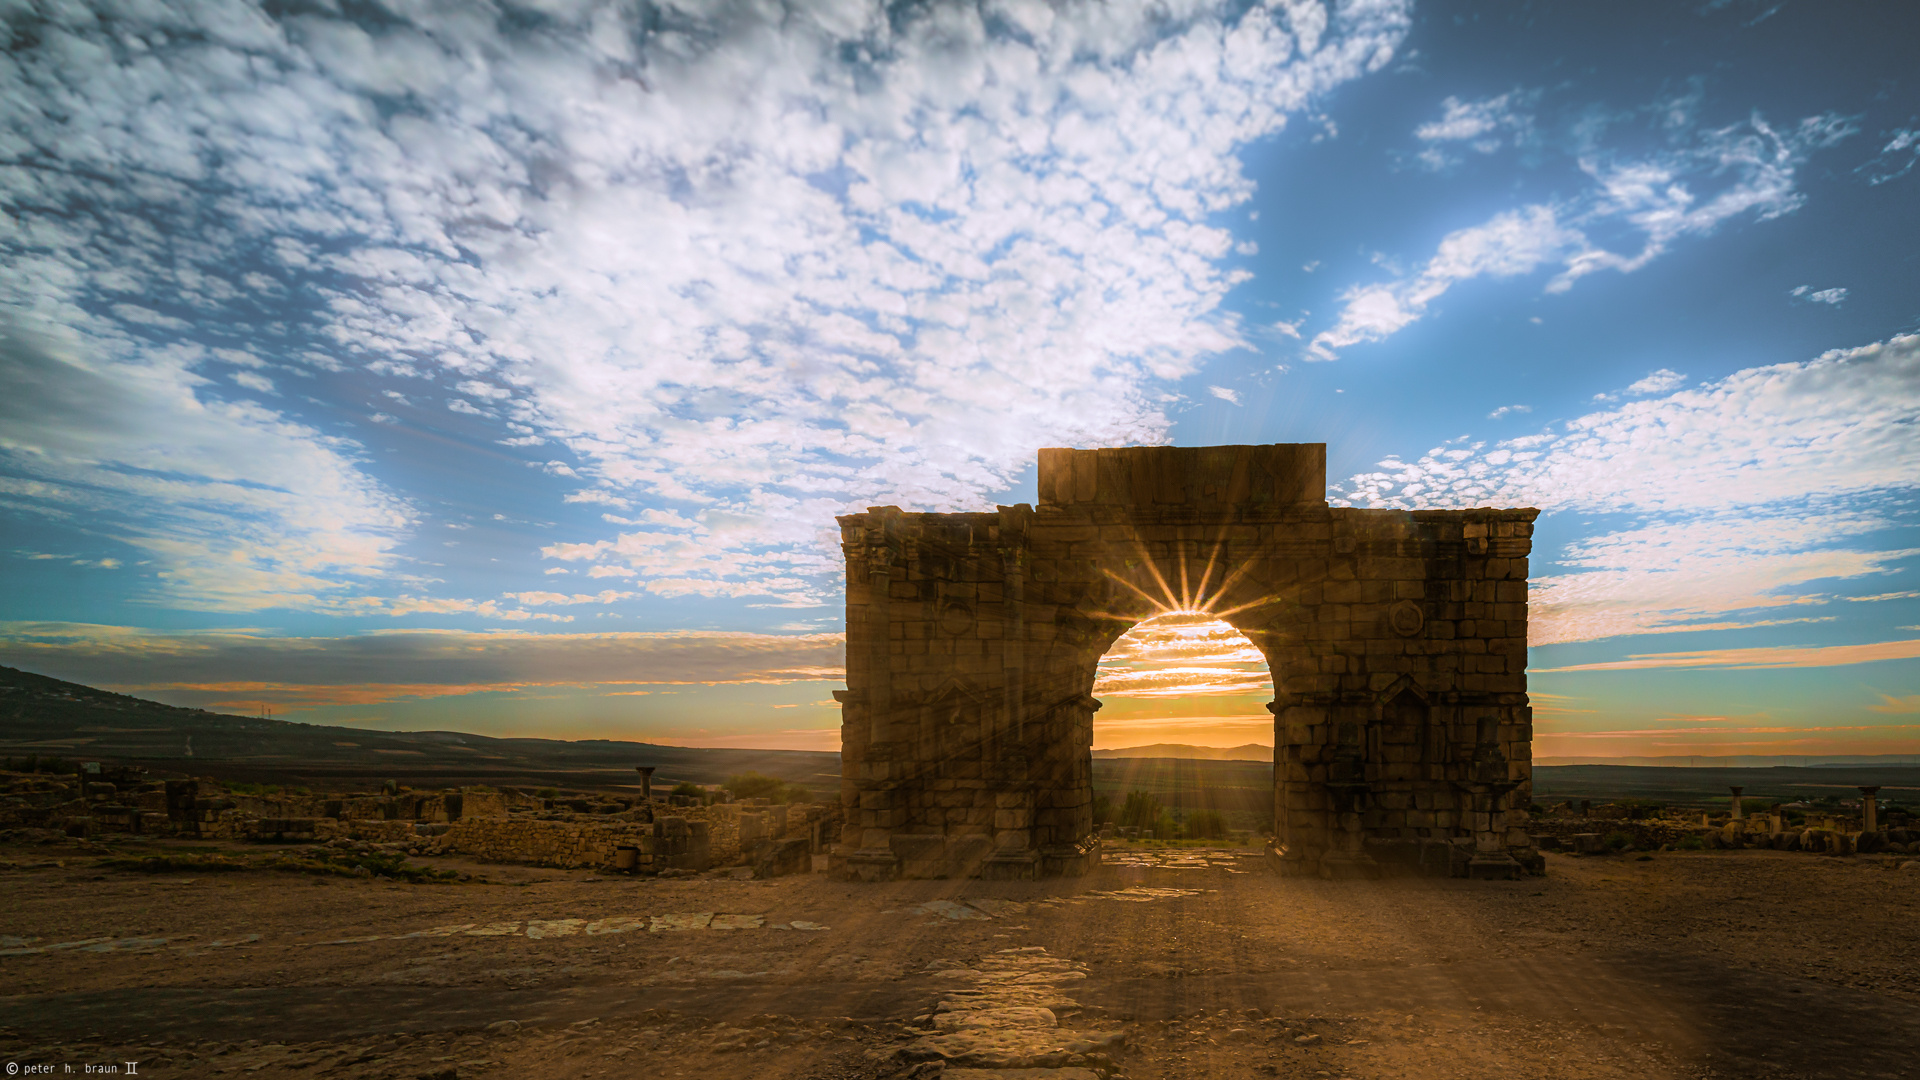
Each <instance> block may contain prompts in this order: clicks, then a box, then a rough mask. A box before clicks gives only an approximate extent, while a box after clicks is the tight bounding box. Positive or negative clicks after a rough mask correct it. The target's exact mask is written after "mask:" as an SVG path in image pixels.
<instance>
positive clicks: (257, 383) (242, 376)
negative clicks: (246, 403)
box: [232, 371, 279, 394]
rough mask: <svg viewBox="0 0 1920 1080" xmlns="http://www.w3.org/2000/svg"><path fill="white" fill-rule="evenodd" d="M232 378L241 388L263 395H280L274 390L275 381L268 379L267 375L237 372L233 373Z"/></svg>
mask: <svg viewBox="0 0 1920 1080" xmlns="http://www.w3.org/2000/svg"><path fill="white" fill-rule="evenodd" d="M232 378H233V381H234V382H235V383H236V384H238V385H240V386H244V387H246V388H247V389H249V390H253V391H255V392H257V393H262V394H275V393H279V391H277V390H275V389H274V388H273V380H272V379H269V378H267V377H266V376H265V375H259V374H255V373H254V372H251V371H236V372H234V373H233V376H232Z"/></svg>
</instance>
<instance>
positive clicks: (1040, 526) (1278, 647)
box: [834, 444, 1537, 878]
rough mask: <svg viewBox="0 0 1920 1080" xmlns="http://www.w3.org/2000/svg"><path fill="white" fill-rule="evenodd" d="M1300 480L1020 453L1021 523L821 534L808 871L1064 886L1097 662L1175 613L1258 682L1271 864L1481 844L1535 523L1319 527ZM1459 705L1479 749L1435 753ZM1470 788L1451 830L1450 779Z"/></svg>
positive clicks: (1517, 726) (1173, 455) (1349, 867)
mask: <svg viewBox="0 0 1920 1080" xmlns="http://www.w3.org/2000/svg"><path fill="white" fill-rule="evenodd" d="M1324 462H1325V448H1324V447H1323V446H1320V445H1318V444H1289V445H1279V446H1252V447H1247V446H1240V447H1206V448H1199V449H1184V448H1171V447H1151V448H1128V449H1123V450H1046V451H1042V452H1041V458H1040V496H1041V501H1040V504H1039V506H1038V508H1034V507H1029V506H1026V505H1019V506H1003V507H1000V508H998V510H997V511H996V512H994V513H976V514H909V513H905V512H902V511H900V510H898V509H896V508H894V507H874V508H871V509H869V510H868V511H867V512H866V513H864V514H854V515H848V516H845V517H842V518H840V519H839V521H840V525H841V530H842V542H843V548H844V550H845V553H846V557H847V569H848V578H847V680H848V689H847V690H846V691H843V692H841V693H838V694H836V697H838V698H839V699H840V700H841V701H842V703H843V718H842V768H843V783H842V797H843V802H844V803H845V805H846V808H847V817H848V824H847V827H846V834H845V835H844V836H843V838H842V843H841V844H840V845H839V846H838V847H837V848H836V851H835V855H834V860H835V866H836V868H837V869H838V870H840V871H841V872H842V873H845V874H848V875H852V876H860V877H870V878H871V877H888V876H894V875H897V874H902V873H905V874H909V875H913V876H928V875H933V876H937V874H938V873H955V872H962V871H961V869H960V868H961V867H962V866H965V867H967V869H966V870H965V872H969V873H974V872H977V873H981V874H984V875H986V876H999V877H1032V876H1040V875H1048V874H1074V873H1081V872H1084V871H1085V870H1086V869H1087V868H1088V867H1090V866H1092V865H1093V864H1094V862H1095V861H1097V858H1098V845H1097V842H1096V840H1095V838H1094V837H1093V836H1092V835H1091V831H1092V830H1091V825H1092V819H1091V803H1092V789H1091V781H1092V775H1091V762H1090V758H1089V754H1088V747H1090V745H1091V732H1092V718H1093V714H1094V712H1095V711H1096V710H1097V709H1098V708H1099V707H1100V703H1099V702H1098V701H1097V700H1095V699H1094V697H1093V696H1092V693H1091V691H1092V689H1093V684H1094V679H1095V677H1096V674H1097V669H1098V665H1099V661H1100V658H1101V656H1103V655H1104V654H1105V653H1106V652H1107V650H1108V649H1109V648H1111V647H1112V644H1113V642H1114V641H1115V640H1116V639H1118V638H1119V636H1120V635H1121V634H1122V633H1124V632H1126V630H1127V629H1128V628H1129V627H1131V626H1133V625H1135V624H1136V623H1138V622H1139V621H1141V620H1142V619H1145V618H1148V617H1151V616H1152V615H1154V614H1157V613H1161V612H1165V611H1168V610H1181V609H1195V608H1201V609H1205V610H1208V611H1210V612H1212V613H1214V614H1216V615H1217V617H1219V618H1221V619H1222V620H1223V621H1225V622H1227V623H1229V624H1230V625H1232V626H1234V627H1235V628H1236V629H1238V630H1239V631H1240V632H1241V633H1243V634H1245V635H1246V636H1247V638H1248V639H1249V640H1251V641H1252V642H1253V643H1254V644H1255V645H1256V646H1257V647H1258V648H1259V649H1260V650H1261V652H1262V653H1263V654H1264V655H1265V657H1266V659H1267V664H1268V669H1269V671H1270V672H1271V674H1272V677H1273V684H1274V700H1273V702H1272V704H1271V705H1269V709H1270V710H1271V711H1272V712H1273V715H1274V747H1275V752H1274V835H1275V840H1274V844H1273V846H1272V848H1271V850H1270V854H1271V855H1272V858H1273V862H1274V865H1275V866H1276V867H1277V868H1278V869H1280V870H1281V871H1282V872H1287V873H1319V874H1324V875H1328V876H1342V875H1347V874H1371V873H1375V872H1377V870H1378V865H1377V864H1378V858H1377V856H1378V855H1379V854H1382V853H1384V854H1388V855H1392V856H1394V857H1395V858H1397V857H1399V854H1401V853H1402V849H1401V848H1395V847H1394V846H1393V845H1395V844H1399V845H1402V847H1404V845H1406V844H1407V843H1409V842H1412V843H1414V844H1415V845H1416V846H1417V845H1418V844H1419V843H1429V842H1430V843H1440V844H1445V845H1453V844H1457V843H1462V842H1465V841H1467V840H1469V839H1472V840H1473V842H1474V843H1476V844H1482V845H1483V846H1484V844H1483V842H1484V841H1485V840H1486V834H1487V832H1488V828H1491V826H1488V828H1479V829H1478V830H1477V831H1476V830H1475V828H1474V826H1475V823H1478V824H1479V825H1487V823H1488V822H1489V821H1491V820H1492V819H1493V818H1495V817H1498V818H1501V821H1502V823H1503V824H1504V815H1505V814H1506V813H1507V812H1509V809H1510V807H1508V805H1507V804H1506V803H1504V802H1502V800H1503V799H1506V798H1507V795H1506V792H1509V791H1511V790H1513V787H1512V786H1511V784H1520V785H1524V783H1525V780H1526V772H1527V761H1528V759H1529V757H1530V754H1529V753H1528V750H1527V748H1528V747H1529V746H1530V739H1531V723H1530V720H1531V717H1530V713H1529V712H1528V710H1527V708H1526V682H1525V662H1526V654H1525V641H1526V583H1525V582H1526V555H1527V552H1528V548H1529V546H1530V540H1529V539H1528V538H1529V536H1530V535H1531V531H1532V524H1531V523H1532V520H1533V518H1534V516H1535V515H1536V513H1537V512H1536V511H1532V510H1462V511H1418V512H1405V511H1380V510H1354V509H1348V508H1335V507H1329V506H1328V505H1327V504H1326V502H1325V499H1324V492H1325V468H1324ZM1469 711H1471V712H1473V713H1474V714H1475V716H1476V717H1477V716H1483V715H1492V716H1494V717H1495V718H1496V724H1495V727H1494V728H1493V729H1492V740H1493V741H1492V742H1491V743H1489V742H1488V740H1487V739H1486V738H1481V737H1477V733H1474V732H1467V733H1464V737H1461V735H1460V734H1458V733H1456V731H1455V729H1456V727H1457V726H1458V725H1460V724H1462V723H1467V722H1469V721H1468V718H1467V717H1466V715H1465V713H1466V712H1469ZM956 725H958V727H956ZM1410 727H1411V728H1413V729H1417V731H1416V733H1415V734H1414V735H1413V736H1412V737H1411V741H1409V736H1408V729H1409V728H1410ZM962 728H964V729H965V730H966V731H977V732H978V733H979V734H978V736H977V738H976V737H972V736H966V737H962V735H961V734H956V732H959V731H960V729H962ZM1463 744H1464V745H1466V746H1469V747H1471V749H1472V753H1471V754H1465V753H1462V752H1461V748H1462V746H1463ZM1481 744H1485V746H1484V747H1483V746H1482V745H1481ZM1487 747H1491V748H1492V749H1491V751H1490V752H1483V750H1485V749H1486V748H1487ZM955 754H960V755H962V757H961V758H960V759H958V760H959V761H961V762H963V764H959V765H955V764H952V763H951V762H949V759H952V758H953V756H954V755H955ZM1500 769H1505V770H1506V773H1507V775H1504V776H1502V777H1500V778H1498V780H1497V782H1496V779H1495V777H1494V773H1495V772H1496V771H1498V770H1500ZM1510 782H1511V783H1510ZM1476 784H1477V785H1478V787H1477V788H1475V791H1476V792H1477V794H1473V795H1472V799H1477V800H1479V801H1478V802H1477V803H1474V806H1476V807H1482V809H1478V810H1474V809H1470V808H1469V806H1468V802H1469V801H1471V800H1469V798H1468V793H1467V788H1466V787H1462V786H1461V785H1469V786H1471V785H1476ZM1502 784H1509V785H1510V786H1508V787H1506V788H1503V789H1500V790H1495V789H1496V788H1500V785H1502ZM1488 799H1492V800H1493V801H1492V802H1491V803H1489V802H1488ZM1494 804H1499V808H1498V809H1496V810H1491V811H1489V810H1486V809H1484V807H1485V806H1492V805H1494ZM1505 836H1506V834H1503V837H1505ZM983 844H985V845H989V846H990V849H991V850H990V851H989V852H988V853H987V854H986V855H985V856H984V857H979V858H977V859H976V858H975V856H978V855H980V847H981V845H983ZM1508 846H1509V847H1516V848H1524V837H1522V838H1520V840H1518V841H1516V842H1515V843H1512V844H1509V845H1508ZM962 848H964V849H965V850H964V852H963V853H962V854H964V856H965V857H964V858H963V857H961V855H956V854H954V852H955V851H959V850H960V849H962ZM941 852H946V854H941ZM1519 854H1521V855H1522V856H1528V855H1530V851H1526V850H1522V851H1520V852H1519ZM1507 861H1508V864H1512V863H1513V860H1512V858H1511V857H1508V858H1507ZM1449 865H1451V861H1449ZM1483 869H1484V868H1483Z"/></svg>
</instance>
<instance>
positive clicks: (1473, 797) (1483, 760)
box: [1459, 716, 1521, 881]
mask: <svg viewBox="0 0 1920 1080" xmlns="http://www.w3.org/2000/svg"><path fill="white" fill-rule="evenodd" d="M1476 727H1477V729H1478V730H1477V733H1476V737H1475V739H1474V748H1473V761H1472V764H1471V765H1470V766H1469V769H1470V770H1471V773H1470V775H1471V777H1472V779H1471V780H1470V781H1469V782H1468V783H1466V784H1461V785H1459V786H1460V787H1461V788H1462V789H1463V790H1465V791H1466V792H1467V794H1468V796H1469V800H1470V802H1469V806H1470V809H1469V814H1470V815H1471V816H1470V817H1469V819H1468V823H1469V826H1470V831H1471V832H1472V833H1473V857H1472V858H1471V859H1470V860H1468V863H1467V876H1468V877H1470V878H1475V879H1478V880H1499V881H1505V880H1510V879H1512V878H1515V877H1518V876H1520V873H1521V868H1520V863H1519V861H1518V860H1516V859H1514V857H1513V856H1512V855H1510V854H1508V853H1507V849H1506V844H1505V839H1506V836H1505V832H1504V828H1503V826H1504V823H1505V818H1506V812H1507V806H1506V801H1507V795H1508V794H1509V793H1510V792H1512V791H1513V789H1514V788H1516V787H1518V786H1520V785H1519V782H1518V781H1515V780H1512V779H1509V778H1508V776H1507V773H1508V769H1507V756H1506V754H1505V753H1503V752H1502V751H1501V749H1500V721H1499V719H1498V718H1497V717H1492V716H1484V717H1481V718H1480V720H1479V722H1478V724H1477V725H1476Z"/></svg>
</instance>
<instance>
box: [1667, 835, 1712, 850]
mask: <svg viewBox="0 0 1920 1080" xmlns="http://www.w3.org/2000/svg"><path fill="white" fill-rule="evenodd" d="M1673 846H1674V847H1675V848H1677V849H1679V850H1681V851H1705V850H1707V842H1706V841H1705V840H1702V839H1700V838H1699V837H1697V836H1683V837H1681V838H1680V842H1679V843H1677V844H1675V845H1673Z"/></svg>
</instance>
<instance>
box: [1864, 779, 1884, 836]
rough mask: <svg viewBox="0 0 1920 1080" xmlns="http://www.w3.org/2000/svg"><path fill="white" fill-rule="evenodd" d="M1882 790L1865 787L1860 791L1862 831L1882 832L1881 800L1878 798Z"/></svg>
mask: <svg viewBox="0 0 1920 1080" xmlns="http://www.w3.org/2000/svg"><path fill="white" fill-rule="evenodd" d="M1879 794H1880V788H1879V787H1878V786H1877V785H1876V786H1874V787H1863V788H1861V789H1860V831H1861V832H1879V831H1880V800H1879V799H1878V798H1877V796H1878V795H1879Z"/></svg>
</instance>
